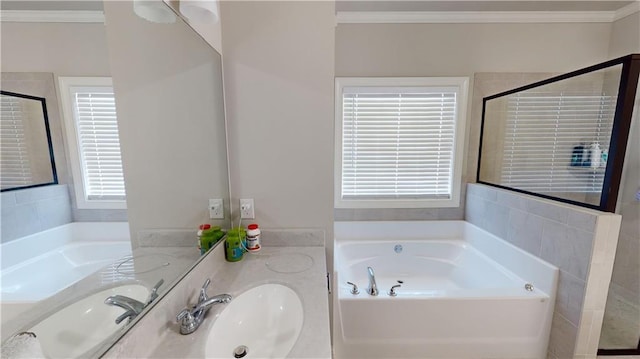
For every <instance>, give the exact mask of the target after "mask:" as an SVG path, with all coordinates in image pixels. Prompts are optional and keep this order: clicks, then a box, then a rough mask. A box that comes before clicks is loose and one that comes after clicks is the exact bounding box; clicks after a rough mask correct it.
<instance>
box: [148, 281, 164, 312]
mask: <svg viewBox="0 0 640 359" xmlns="http://www.w3.org/2000/svg"><path fill="white" fill-rule="evenodd" d="M163 283H164V279H160V280H159V281H158V283H156V285H154V286H153V288H151V293H149V298H147V301H146V302H145V306H147V305H149V304H151V302H153V301H154V300H156V298H158V288H160V286H161V285H162V284H163Z"/></svg>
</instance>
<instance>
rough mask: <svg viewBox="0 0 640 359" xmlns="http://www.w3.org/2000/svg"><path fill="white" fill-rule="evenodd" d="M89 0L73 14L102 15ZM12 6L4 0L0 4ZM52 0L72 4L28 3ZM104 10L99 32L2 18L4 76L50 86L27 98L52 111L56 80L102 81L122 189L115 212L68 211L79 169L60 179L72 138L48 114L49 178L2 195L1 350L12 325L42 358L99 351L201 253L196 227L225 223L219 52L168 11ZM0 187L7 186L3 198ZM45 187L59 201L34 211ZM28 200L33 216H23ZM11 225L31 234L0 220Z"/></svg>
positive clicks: (96, 26)
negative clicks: (34, 52) (50, 184)
mask: <svg viewBox="0 0 640 359" xmlns="http://www.w3.org/2000/svg"><path fill="white" fill-rule="evenodd" d="M5 3H6V4H5ZM87 3H88V2H77V5H78V6H87ZM91 3H92V4H93V5H95V4H96V3H97V4H100V9H95V8H92V9H86V8H83V9H79V10H98V11H99V12H100V13H102V4H101V3H100V2H91ZM23 4H24V2H10V1H9V2H4V1H3V11H4V10H5V9H7V8H12V9H13V10H19V9H16V7H20V6H22V5H23ZM53 4H60V6H66V7H69V6H72V7H73V6H74V5H73V4H71V2H51V3H48V4H44V2H34V3H33V4H32V5H33V6H36V7H37V6H39V5H42V6H45V5H46V7H47V9H46V10H52V9H51V6H54V5H53ZM93 5H91V6H93ZM28 7H29V8H30V10H33V7H31V6H28ZM107 7H110V8H109V9H106V8H107ZM61 10H70V11H73V10H74V9H69V8H64V9H61ZM104 12H105V17H106V18H107V19H108V21H106V24H107V25H106V31H105V25H104V24H102V23H36V22H29V23H26V22H25V23H19V22H15V23H14V22H11V23H5V22H3V23H2V47H3V48H2V50H3V51H2V60H3V61H2V71H3V74H2V75H3V85H4V83H6V82H5V78H10V79H11V81H12V82H14V83H17V84H19V85H22V84H29V85H32V84H33V83H35V81H32V80H33V79H35V78H46V84H45V85H38V86H39V88H46V89H47V90H48V91H49V92H48V93H53V95H51V96H49V95H47V96H43V95H40V94H38V95H39V96H42V97H46V98H47V106H48V107H49V108H50V112H51V113H53V114H55V113H59V111H58V108H61V107H62V106H61V104H60V103H59V101H62V98H63V96H59V95H58V96H56V91H55V87H54V85H53V84H54V83H55V79H56V78H60V77H75V78H78V77H95V76H101V77H107V76H110V77H112V78H113V84H114V92H115V99H116V109H117V111H116V112H117V120H118V128H119V131H118V132H119V137H120V144H121V148H122V162H123V167H124V181H125V186H126V196H127V209H126V211H125V210H112V209H83V208H78V206H77V204H76V198H74V186H76V185H79V184H80V183H81V182H82V179H79V178H75V177H71V176H69V173H71V172H72V171H71V169H70V167H71V165H70V164H68V163H67V162H66V161H67V160H68V158H69V157H70V156H69V153H67V154H66V156H65V154H64V151H65V150H66V151H70V146H68V141H69V140H70V139H69V138H66V137H64V135H63V134H65V132H64V131H62V121H61V120H60V118H59V117H58V116H57V115H50V120H51V118H53V117H55V123H54V121H53V120H51V123H52V134H53V137H54V139H53V150H54V152H55V153H56V161H57V165H58V166H57V168H58V169H59V173H62V174H61V175H60V183H61V185H60V186H56V188H54V189H52V190H48V191H46V192H33V191H32V190H31V189H29V190H23V191H25V192H21V191H11V192H4V193H3V198H2V206H3V208H2V215H3V217H2V219H3V228H2V241H3V243H2V250H1V251H2V313H3V315H2V346H3V351H4V349H5V347H6V346H7V344H8V343H10V342H11V340H12V339H13V338H14V337H13V335H14V334H15V333H18V332H20V331H32V332H36V333H37V334H39V336H38V340H39V343H40V345H41V347H42V349H43V351H44V355H45V356H46V357H51V358H54V357H64V358H70V357H77V356H80V357H97V356H100V355H101V354H102V353H103V352H104V351H105V350H106V349H107V348H108V347H109V346H110V345H112V344H113V343H114V342H115V341H116V340H118V339H119V337H120V336H121V335H123V334H124V333H125V332H126V330H128V328H130V327H131V326H133V325H135V323H136V321H137V320H138V319H139V318H140V317H142V316H143V315H144V314H145V313H146V312H147V311H148V310H149V309H150V308H151V307H152V306H153V305H154V304H155V303H157V302H158V301H159V300H160V299H161V297H162V296H163V295H164V294H165V293H166V292H167V291H169V290H170V289H171V288H172V287H173V286H174V285H175V284H176V283H177V281H179V280H180V278H182V276H183V275H184V274H185V273H186V271H188V270H189V269H190V268H192V267H193V265H194V264H195V263H196V262H197V261H198V260H199V259H200V258H201V256H200V251H199V249H198V248H197V246H196V231H197V229H198V225H200V224H203V223H211V224H212V225H219V226H221V227H222V228H225V229H227V228H229V227H230V221H229V218H230V216H229V183H228V177H229V176H228V165H227V153H226V129H225V120H224V108H223V100H222V64H221V56H220V54H218V53H217V52H216V51H215V50H213V49H212V48H211V47H210V46H209V45H208V44H207V43H206V42H205V41H204V40H202V39H201V38H200V37H199V36H198V35H197V34H196V33H195V32H194V31H193V30H192V29H191V28H190V27H189V26H188V25H187V24H186V23H184V22H183V21H182V20H181V19H180V18H179V17H177V19H176V22H175V23H171V24H157V23H151V22H148V21H146V20H144V19H142V18H139V17H137V16H135V15H134V12H133V4H132V2H110V3H107V4H105V9H104ZM107 38H109V40H107ZM107 44H108V47H109V51H107ZM127 46H129V47H127ZM33 48H37V49H41V48H51V49H52V50H51V51H50V52H51V56H47V57H41V56H40V57H38V56H27V55H26V54H27V52H26V51H27V49H33ZM62 48H64V49H65V51H59V49H62ZM88 49H90V50H91V51H88ZM54 55H55V56H54ZM43 83H44V82H43ZM51 90H53V91H51ZM60 91H62V89H60ZM58 94H59V93H58ZM49 104H52V105H51V106H49ZM51 107H55V110H53V109H51ZM59 151H62V154H63V155H59V154H58V153H59ZM60 192H62V193H60ZM6 193H17V194H16V195H14V197H11V198H10V199H11V200H10V201H9V200H5V198H6V197H5V194H6ZM54 196H55V198H53V200H55V201H53V202H61V203H63V205H65V206H67V207H65V209H64V210H60V209H59V208H58V207H55V208H50V207H43V206H50V205H51V203H50V202H52V198H51V197H54ZM58 196H60V198H58ZM36 197H37V201H40V197H42V201H43V202H46V203H44V204H41V203H40V202H36ZM209 198H219V199H222V200H223V202H224V204H225V219H221V220H215V221H214V220H211V219H209V213H208V210H207V206H206V204H207V203H208V200H209ZM58 200H59V201H58ZM21 201H29V202H27V203H21ZM32 202H33V203H32ZM8 203H13V205H12V206H11V207H9V206H7V204H8ZM69 203H71V208H69ZM41 207H43V208H44V210H41V209H40V208H41ZM32 208H33V209H34V212H36V213H40V212H42V213H43V215H42V216H41V217H37V218H34V219H32V218H30V217H28V216H27V215H26V214H28V213H31V212H30V211H31V209H32ZM63 213H66V215H65V216H63V215H62V214H63ZM7 218H9V219H8V220H7ZM59 219H63V221H62V223H59V222H60V221H59ZM124 219H128V221H127V222H121V221H122V220H124ZM114 220H115V221H120V222H112V223H107V222H110V221H114ZM89 221H91V222H89ZM97 221H104V222H101V223H98V222H97ZM13 222H15V223H19V224H23V227H24V226H25V225H28V226H27V227H29V229H30V231H26V232H25V231H19V230H18V229H19V228H18V229H14V226H8V225H5V223H13ZM32 222H33V223H37V225H33V226H32V225H31V223H32ZM69 222H73V223H69ZM45 223H46V224H51V223H53V224H54V225H53V226H52V225H47V226H44V224H45ZM64 223H67V224H65V225H62V226H60V224H64ZM55 226H58V227H55ZM15 227H18V226H15ZM31 227H33V228H34V230H31ZM51 227H54V228H51ZM50 228H51V229H50ZM45 229H46V231H43V230H45ZM38 231H40V232H38ZM34 232H37V233H34ZM60 233H62V235H61V236H58V234H60ZM70 233H73V234H74V235H75V237H74V238H72V239H68V238H66V237H65V236H67V235H68V234H70ZM219 243H220V242H218V244H219ZM27 264H29V265H27ZM108 298H109V299H108Z"/></svg>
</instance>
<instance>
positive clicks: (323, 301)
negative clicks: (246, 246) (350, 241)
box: [104, 231, 331, 359]
mask: <svg viewBox="0 0 640 359" xmlns="http://www.w3.org/2000/svg"><path fill="white" fill-rule="evenodd" d="M322 236H323V233H321V231H311V232H305V231H282V232H280V231H263V236H262V244H263V247H262V249H261V250H260V252H258V253H256V254H248V253H247V254H245V257H244V259H243V260H242V261H240V262H235V263H230V262H226V261H225V259H224V246H223V245H218V246H216V247H215V248H214V249H212V250H211V251H210V252H209V253H208V254H207V256H206V257H204V258H203V260H202V261H200V262H199V264H198V265H196V266H195V267H194V268H193V269H192V270H191V271H190V272H189V273H188V274H187V275H186V276H185V277H184V278H183V279H182V280H181V281H180V282H179V283H178V284H177V285H176V286H175V287H174V288H173V289H172V290H171V292H170V293H169V294H168V295H167V296H165V297H164V298H163V299H162V300H161V301H160V302H159V303H158V304H157V305H156V306H155V307H154V308H153V312H152V313H150V315H146V316H144V317H142V318H141V319H140V320H139V321H138V323H137V324H136V325H135V326H134V327H133V328H132V329H131V330H130V331H129V332H128V333H127V334H126V335H125V336H124V337H123V338H122V339H121V340H120V341H119V342H118V343H116V344H115V345H114V346H113V347H112V348H111V349H110V350H109V351H108V352H107V353H106V354H105V356H104V357H105V358H125V357H126V358H133V357H140V358H142V357H145V358H196V357H199V358H202V357H204V353H205V341H206V340H207V336H208V331H209V329H210V328H211V326H212V325H213V323H214V322H215V318H216V315H218V314H219V313H221V312H222V311H223V310H224V309H225V306H224V305H218V306H214V307H212V308H211V309H210V311H209V313H208V314H207V318H205V320H204V322H203V323H202V325H201V326H200V328H199V329H198V330H197V331H196V332H194V333H193V334H190V335H181V334H180V333H179V325H178V324H177V323H176V315H177V314H178V312H180V311H181V310H182V309H184V308H185V307H187V305H190V304H194V301H195V300H197V297H198V293H199V291H200V287H201V286H202V284H203V283H204V281H205V280H206V279H207V278H210V279H211V284H210V286H209V289H208V291H207V292H208V293H209V295H211V296H212V295H216V294H221V293H228V294H231V295H232V296H234V297H237V296H238V295H240V294H242V293H243V292H245V291H247V290H248V289H250V288H252V287H255V286H258V285H261V284H265V283H278V284H283V285H286V286H287V287H289V288H291V289H293V290H294V291H295V292H296V293H297V294H298V296H300V298H301V300H302V305H303V311H304V322H303V327H302V332H301V333H300V336H299V337H298V340H297V342H296V344H295V345H294V347H293V349H292V350H291V352H289V354H288V356H287V357H289V358H318V359H320V358H326V359H329V358H331V342H330V333H329V314H328V313H329V308H328V293H327V279H326V264H325V260H326V259H325V248H324V241H323V237H322ZM309 265H310V267H309ZM274 268H276V270H274ZM278 268H280V269H278ZM287 269H289V270H291V271H292V272H289V273H286V272H287V271H288V270H287ZM240 339H241V338H240ZM229 354H230V355H229V357H232V353H229Z"/></svg>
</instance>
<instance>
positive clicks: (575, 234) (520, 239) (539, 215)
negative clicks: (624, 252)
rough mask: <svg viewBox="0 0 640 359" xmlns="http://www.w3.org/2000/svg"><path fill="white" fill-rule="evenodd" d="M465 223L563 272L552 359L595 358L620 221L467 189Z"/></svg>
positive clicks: (474, 186)
mask: <svg viewBox="0 0 640 359" xmlns="http://www.w3.org/2000/svg"><path fill="white" fill-rule="evenodd" d="M466 203H467V207H466V220H467V221H468V222H470V223H473V224H475V225H476V226H479V227H480V228H483V229H486V230H487V231H489V232H491V233H493V234H495V235H497V236H499V237H501V238H504V239H506V240H507V241H509V242H510V243H512V244H514V245H516V246H518V247H520V248H522V249H524V250H526V251H528V252H529V253H531V254H533V255H535V256H538V257H540V258H542V259H544V260H546V261H548V262H550V263H551V264H554V265H556V266H558V267H559V268H560V277H559V282H558V295H557V298H556V307H555V312H554V318H553V324H552V329H551V338H550V341H549V353H548V356H549V358H558V359H566V358H595V356H596V352H597V349H598V342H599V338H600V330H601V328H602V320H603V316H604V308H605V302H606V298H607V291H608V287H609V282H610V280H611V273H612V269H613V260H614V256H615V251H616V245H617V242H618V233H619V230H620V220H621V217H620V216H619V215H616V214H612V213H605V212H599V211H594V210H590V209H587V208H582V207H577V206H572V205H567V204H564V203H560V202H556V201H551V200H545V199H542V198H537V197H533V196H528V195H523V194H519V193H516V192H512V191H507V190H502V189H499V188H494V187H491V186H486V185H481V184H469V185H468V186H467V202H466Z"/></svg>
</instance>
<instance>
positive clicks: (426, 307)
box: [333, 221, 558, 359]
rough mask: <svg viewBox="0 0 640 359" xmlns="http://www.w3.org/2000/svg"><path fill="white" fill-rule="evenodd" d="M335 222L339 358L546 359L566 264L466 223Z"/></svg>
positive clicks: (335, 294)
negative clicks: (371, 275)
mask: <svg viewBox="0 0 640 359" xmlns="http://www.w3.org/2000/svg"><path fill="white" fill-rule="evenodd" d="M334 227H335V236H336V241H335V248H334V253H335V268H334V281H335V286H334V287H335V289H336V290H335V292H334V310H335V313H334V341H333V342H334V353H335V355H336V358H338V359H342V358H345V359H346V358H439V359H441V358H456V359H460V358H468V359H470V358H545V357H546V354H547V343H548V339H549V331H550V328H551V320H552V315H553V306H554V299H555V295H556V286H557V279H558V269H557V268H556V267H554V266H552V265H550V264H548V263H546V262H544V261H542V260H540V259H539V258H537V257H535V256H533V255H531V254H529V253H527V252H526V251H523V250H521V249H519V248H517V247H515V246H513V245H511V244H509V243H507V242H506V241H504V240H502V239H500V238H498V237H496V236H495V235H492V234H490V233H488V232H487V231H485V230H482V229H480V228H478V227H476V226H474V225H472V224H470V223H467V222H464V221H412V222H407V221H405V222H336V223H335V226H334ZM398 246H401V247H402V248H399V247H398ZM369 266H370V267H372V268H373V269H374V271H375V276H376V282H377V285H378V289H379V294H378V295H377V296H371V295H369V294H368V293H367V292H366V288H367V287H368V284H369V283H368V278H367V267H369ZM400 280H401V281H402V286H401V287H400V288H397V289H396V293H397V296H395V297H391V296H389V295H388V293H387V292H388V291H389V288H391V286H392V285H396V284H398V283H399V281H400ZM348 281H350V282H354V283H356V284H357V285H358V286H359V288H360V293H359V294H356V295H354V294H352V293H351V287H350V286H349V285H347V282H348ZM527 283H530V284H532V285H533V288H532V290H531V291H529V290H527V289H526V288H525V287H526V284H527Z"/></svg>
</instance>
